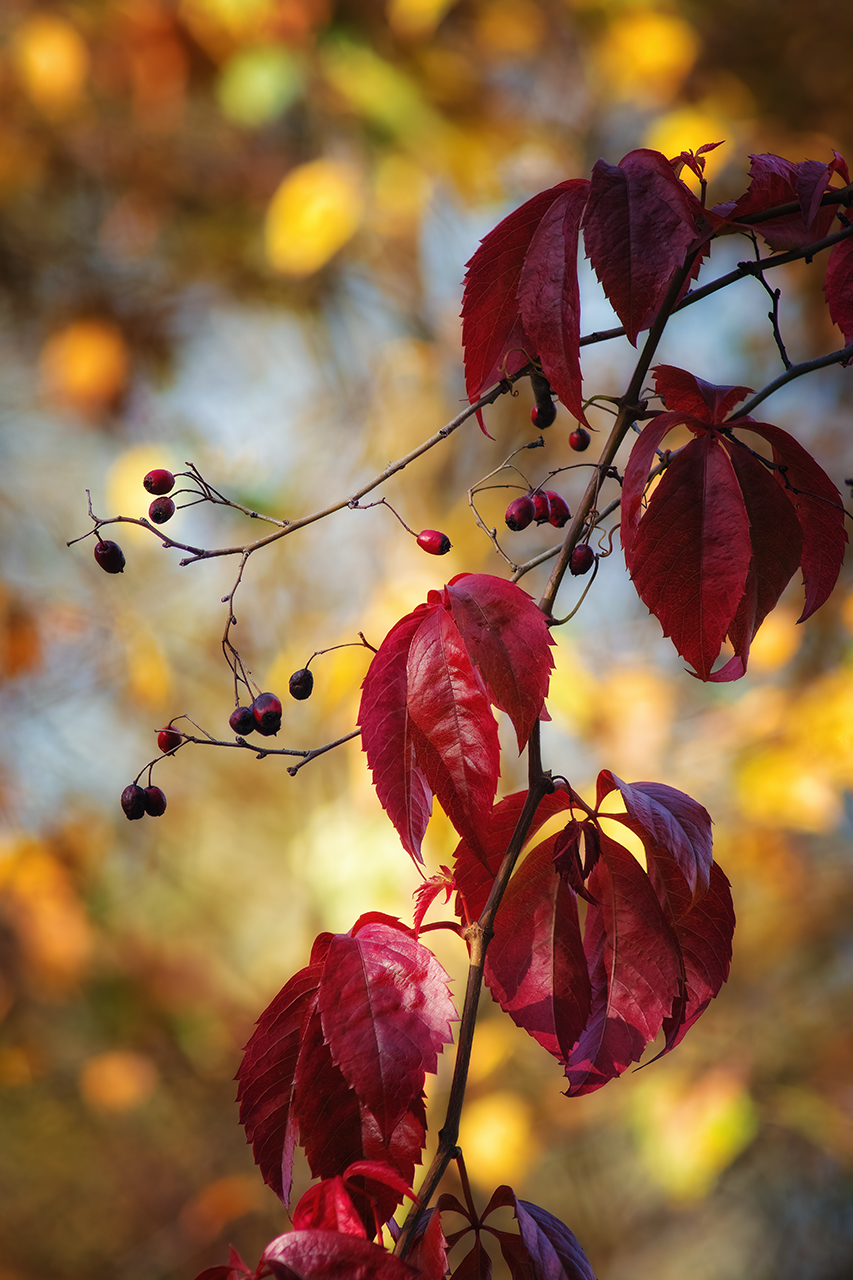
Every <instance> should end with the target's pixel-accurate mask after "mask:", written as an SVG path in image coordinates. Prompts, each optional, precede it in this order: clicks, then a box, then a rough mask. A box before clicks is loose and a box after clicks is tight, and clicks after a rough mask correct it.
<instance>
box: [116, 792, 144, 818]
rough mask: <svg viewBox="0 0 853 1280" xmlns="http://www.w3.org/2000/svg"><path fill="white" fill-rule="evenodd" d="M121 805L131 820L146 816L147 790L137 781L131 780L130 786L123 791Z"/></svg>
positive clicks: (125, 814)
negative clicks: (138, 784)
mask: <svg viewBox="0 0 853 1280" xmlns="http://www.w3.org/2000/svg"><path fill="white" fill-rule="evenodd" d="M121 807H122V809H123V810H124V816H125V817H126V818H127V819H129V821H130V822H134V821H135V820H136V819H137V818H144V817H145V792H144V791H143V790H142V788H141V787H138V786H137V785H136V783H135V782H131V784H130V786H129V787H125V789H124V791H122V793H121Z"/></svg>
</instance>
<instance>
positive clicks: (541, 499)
mask: <svg viewBox="0 0 853 1280" xmlns="http://www.w3.org/2000/svg"><path fill="white" fill-rule="evenodd" d="M530 496H531V498H532V499H533V516H534V519H535V520H536V523H537V524H547V523H548V521H549V520H550V519H551V502H550V500H549V498H548V494H547V493H532V494H531V495H530Z"/></svg>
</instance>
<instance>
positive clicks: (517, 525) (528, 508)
mask: <svg viewBox="0 0 853 1280" xmlns="http://www.w3.org/2000/svg"><path fill="white" fill-rule="evenodd" d="M534 515H535V508H534V506H533V499H532V498H531V496H530V494H529V493H526V494H525V495H524V497H523V498H516V499H515V501H514V502H511V503H510V504H509V506H508V507H507V509H506V515H505V516H504V520H506V527H507V528H508V529H512V531H513V533H518V532H519V530H521V529H526V528H527V526H528V525H529V524H531V523H532V522H533V517H534Z"/></svg>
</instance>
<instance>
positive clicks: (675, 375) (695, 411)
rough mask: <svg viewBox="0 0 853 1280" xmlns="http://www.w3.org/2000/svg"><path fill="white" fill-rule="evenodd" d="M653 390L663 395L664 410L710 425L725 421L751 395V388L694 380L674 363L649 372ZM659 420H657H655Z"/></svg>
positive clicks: (693, 377) (700, 379) (656, 367)
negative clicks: (652, 378)
mask: <svg viewBox="0 0 853 1280" xmlns="http://www.w3.org/2000/svg"><path fill="white" fill-rule="evenodd" d="M652 373H653V374H654V375H655V390H656V391H657V393H658V395H659V396H663V401H664V404H665V405H666V407H667V409H669V410H670V411H674V412H677V413H686V414H689V415H691V416H692V417H695V418H697V419H698V420H699V421H700V422H706V423H708V424H709V425H718V424H720V423H721V422H723V421H724V420H725V417H726V414H727V413H729V412H730V411H731V410H732V409H733V408H734V406H735V405H736V404H738V403H739V402H740V401H741V400H743V399H745V397H746V396H748V395H750V394H751V392H752V387H734V386H717V385H716V384H715V383H713V382H705V381H704V379H703V378H697V377H696V375H695V374H694V373H689V372H688V371H687V369H679V368H678V367H677V366H676V365H673V364H659V365H656V366H655V367H654V369H652ZM658 421H659V420H658Z"/></svg>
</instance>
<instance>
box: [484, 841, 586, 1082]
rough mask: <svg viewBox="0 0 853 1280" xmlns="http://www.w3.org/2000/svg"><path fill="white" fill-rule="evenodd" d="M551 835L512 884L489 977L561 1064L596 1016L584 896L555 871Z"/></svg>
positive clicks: (519, 1022) (520, 1022) (518, 1019)
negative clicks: (582, 919)
mask: <svg viewBox="0 0 853 1280" xmlns="http://www.w3.org/2000/svg"><path fill="white" fill-rule="evenodd" d="M556 839H557V837H556V836H551V838H550V839H549V840H545V841H544V842H543V843H542V844H540V845H537V846H536V848H535V849H533V850H531V852H530V853H528V855H527V857H526V858H525V859H524V862H523V863H522V864H521V866H520V867H519V869H518V871H516V873H515V875H514V876H513V877H512V879H511V880H510V882H509V887H508V889H507V891H506V893H505V894H504V897H503V900H502V902H501V905H500V907H499V909H498V913H497V917H496V918H495V935H494V937H493V939H492V941H491V943H490V945H489V949H488V951H487V952H486V966H485V979H486V982H487V984H488V986H489V989H490V991H491V993H492V996H493V998H494V999H495V1000H497V1002H498V1004H499V1005H500V1006H501V1008H502V1009H503V1010H504V1011H505V1012H506V1013H508V1014H509V1016H510V1017H511V1018H512V1020H513V1022H514V1023H515V1024H516V1026H517V1027H522V1028H523V1029H524V1030H525V1031H526V1032H528V1034H529V1035H531V1036H532V1037H533V1039H534V1040H536V1041H537V1042H538V1043H539V1044H541V1045H542V1047H543V1048H544V1049H547V1050H548V1052H549V1053H551V1054H553V1056H554V1057H555V1058H557V1059H558V1060H559V1061H560V1062H561V1063H562V1062H565V1061H566V1060H567V1058H568V1056H569V1054H570V1053H571V1050H572V1047H573V1046H574V1045H575V1043H576V1042H577V1040H578V1037H579V1036H580V1034H581V1032H582V1031H583V1029H584V1025H585V1023H586V1020H587V1018H588V1016H589V1011H590V986H589V973H588V970H587V964H586V957H585V955H584V948H583V942H582V941H581V932H580V923H579V920H578V907H577V897H576V895H575V893H574V891H573V890H572V889H570V888H569V887H568V885H567V884H566V883H565V882H564V880H563V879H562V877H561V876H560V875H558V874H557V872H556V870H555V868H554V843H555V841H556Z"/></svg>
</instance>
